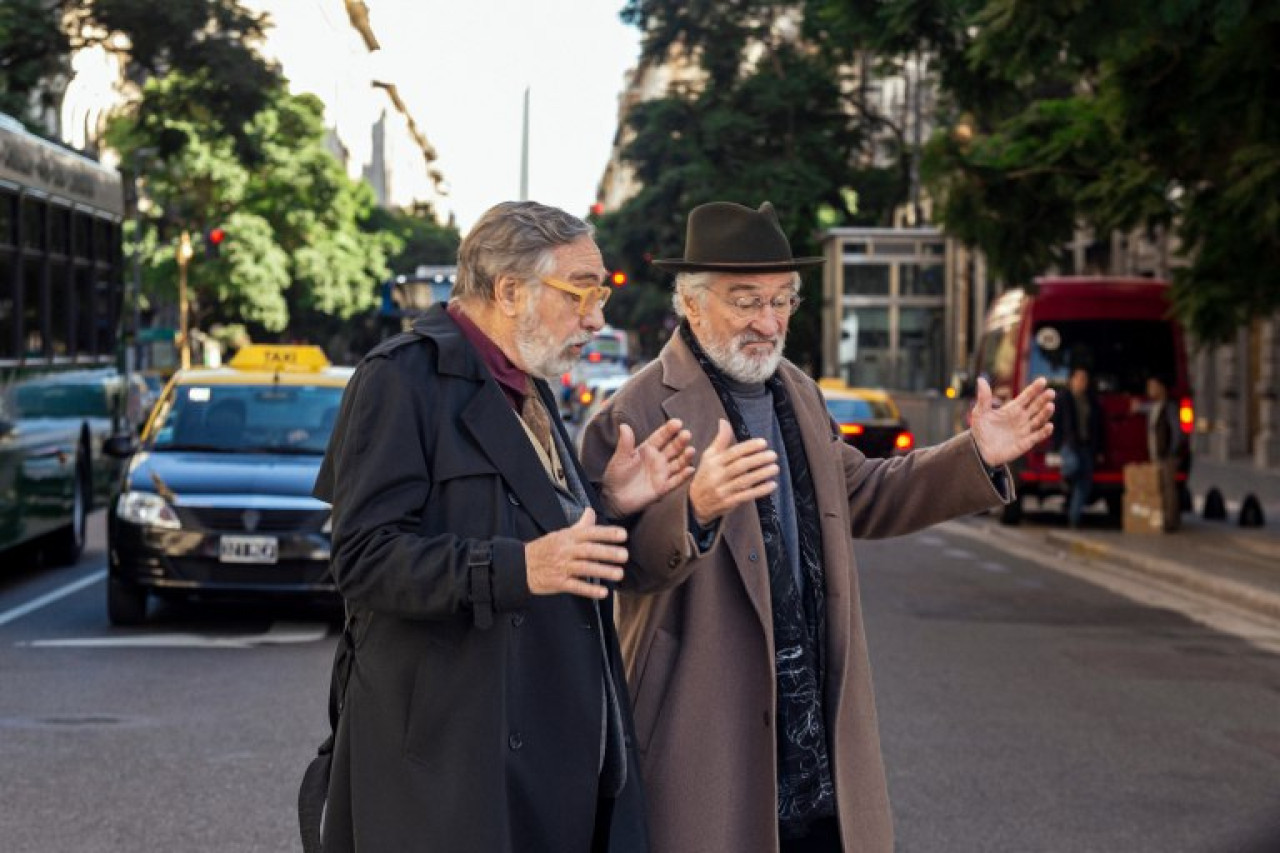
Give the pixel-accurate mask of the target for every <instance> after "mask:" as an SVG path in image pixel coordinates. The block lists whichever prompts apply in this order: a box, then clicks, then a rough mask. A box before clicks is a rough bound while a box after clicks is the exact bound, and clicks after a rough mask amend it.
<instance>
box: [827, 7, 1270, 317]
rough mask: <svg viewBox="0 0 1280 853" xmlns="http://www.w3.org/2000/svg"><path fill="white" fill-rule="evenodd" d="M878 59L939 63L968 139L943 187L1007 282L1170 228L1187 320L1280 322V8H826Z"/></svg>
mask: <svg viewBox="0 0 1280 853" xmlns="http://www.w3.org/2000/svg"><path fill="white" fill-rule="evenodd" d="M821 5H822V7H823V16H824V20H826V21H828V22H829V23H830V25H831V26H832V27H835V28H842V29H843V30H844V31H860V32H862V33H866V32H867V27H868V22H870V26H871V27H872V28H876V27H878V28H879V31H878V32H877V33H872V34H870V36H869V43H870V44H872V45H874V46H876V47H878V48H880V49H888V50H898V51H901V50H903V49H906V48H922V49H925V50H929V51H932V52H933V53H934V55H935V56H936V57H937V61H938V62H939V63H940V64H941V67H942V69H943V72H942V79H943V85H944V90H945V93H946V95H947V97H948V99H949V102H950V104H951V106H952V112H951V113H950V115H949V116H944V119H945V120H946V124H947V125H949V127H948V130H949V131H950V130H951V128H959V129H960V130H962V131H963V132H961V133H956V132H947V133H943V134H940V135H939V136H938V137H936V138H935V139H934V140H933V142H932V144H931V146H930V150H929V155H928V158H927V164H926V165H927V176H928V177H929V179H930V181H931V183H932V188H933V190H934V193H935V196H936V197H937V198H938V199H939V201H940V202H941V212H942V218H943V221H944V223H945V225H946V227H947V229H948V231H950V232H951V233H953V234H956V235H958V236H960V237H962V238H963V239H965V240H967V241H969V242H971V243H973V244H975V245H977V246H979V247H980V248H982V249H983V250H984V251H985V252H986V253H987V254H988V257H989V258H990V260H991V263H992V266H993V268H994V270H995V271H996V272H997V274H999V275H1001V276H1002V277H1004V278H1006V279H1008V280H1010V281H1020V280H1025V279H1026V278H1027V277H1028V276H1029V275H1031V274H1034V273H1036V272H1039V271H1041V270H1043V269H1044V268H1045V267H1046V266H1047V265H1048V264H1049V263H1051V262H1052V261H1053V260H1054V258H1055V253H1056V252H1057V251H1058V247H1060V246H1061V245H1062V244H1063V243H1065V242H1066V241H1067V240H1068V239H1069V238H1070V237H1071V235H1072V233H1073V231H1074V230H1075V228H1076V227H1077V226H1080V225H1085V226H1091V227H1093V228H1094V229H1096V230H1097V231H1099V232H1101V233H1104V234H1105V233H1107V232H1108V231H1109V230H1110V229H1113V228H1117V229H1124V230H1130V229H1143V228H1145V229H1152V230H1154V229H1157V228H1169V229H1172V231H1173V233H1174V234H1175V235H1176V237H1177V238H1178V243H1179V244H1180V245H1179V251H1180V253H1181V254H1182V255H1183V257H1184V258H1185V259H1186V260H1187V261H1188V264H1187V265H1186V266H1185V267H1184V268H1180V269H1178V270H1176V271H1175V274H1174V299H1175V306H1176V309H1177V311H1178V313H1179V315H1180V316H1181V317H1182V319H1183V321H1184V322H1185V323H1186V324H1187V325H1188V326H1189V327H1191V328H1192V330H1193V331H1194V332H1195V334H1196V336H1197V337H1198V338H1200V339H1201V340H1204V341H1221V340H1226V339H1228V338H1230V337H1231V336H1232V335H1233V334H1234V333H1235V331H1236V329H1237V328H1238V327H1239V326H1240V325H1241V324H1242V323H1245V322H1247V321H1248V320H1249V319H1250V318H1251V317H1254V316H1257V315H1259V314H1264V313H1269V312H1271V311H1274V310H1276V309H1277V308H1280V263H1278V262H1280V63H1277V62H1276V59H1275V56H1276V53H1275V46H1276V45H1277V44H1280V4H1277V3H1275V2H1250V0H1132V2H1126V3H1083V2H1072V3H1028V2H1022V1H1021V0H936V2H928V0H890V2H885V3H871V2H870V0H823V2H822V3H821Z"/></svg>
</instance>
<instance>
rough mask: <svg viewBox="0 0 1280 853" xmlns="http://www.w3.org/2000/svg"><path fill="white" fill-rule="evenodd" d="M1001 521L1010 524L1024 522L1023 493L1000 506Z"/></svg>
mask: <svg viewBox="0 0 1280 853" xmlns="http://www.w3.org/2000/svg"><path fill="white" fill-rule="evenodd" d="M1000 523H1001V524H1008V525H1010V526H1012V525H1017V524H1021V523H1022V495H1018V496H1017V497H1015V498H1014V499H1013V500H1012V501H1011V502H1010V503H1007V504H1005V505H1004V506H1002V507H1000Z"/></svg>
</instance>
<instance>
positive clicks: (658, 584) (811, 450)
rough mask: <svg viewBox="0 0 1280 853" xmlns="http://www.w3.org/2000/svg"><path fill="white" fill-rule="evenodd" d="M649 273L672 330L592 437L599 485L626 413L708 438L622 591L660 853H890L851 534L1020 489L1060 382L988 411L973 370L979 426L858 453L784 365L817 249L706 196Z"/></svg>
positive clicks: (766, 209)
mask: <svg viewBox="0 0 1280 853" xmlns="http://www.w3.org/2000/svg"><path fill="white" fill-rule="evenodd" d="M654 263H655V265H656V266H658V267H660V268H662V269H666V270H671V271H673V272H675V274H676V279H675V298H674V303H675V310H676V313H677V314H678V315H679V316H680V317H681V323H680V326H679V329H678V331H677V332H676V334H674V335H673V336H672V338H671V340H670V341H668V342H667V344H666V346H665V347H664V348H663V350H662V353H661V355H660V356H659V358H658V359H657V360H655V361H654V362H652V363H651V364H650V365H648V366H647V367H646V368H645V369H644V370H642V371H641V372H640V373H638V374H637V375H636V376H635V377H633V378H632V379H631V380H630V381H629V382H628V383H627V384H626V385H625V386H624V387H623V388H622V390H620V391H619V392H618V393H617V394H616V395H615V397H614V398H613V401H612V403H611V404H610V406H609V407H607V408H606V409H605V410H604V413H602V414H601V415H600V416H599V417H597V418H596V419H595V420H593V421H592V422H591V424H590V425H589V426H588V427H587V430H586V434H585V438H584V445H583V462H584V465H585V467H586V469H587V471H588V473H589V474H590V475H592V476H599V475H600V474H601V472H602V471H603V470H604V467H605V465H606V464H607V462H608V460H609V458H610V457H611V455H612V454H613V452H614V448H615V447H616V446H617V444H618V442H619V436H620V434H625V433H623V432H622V427H623V426H624V425H626V426H629V427H630V429H631V430H633V431H634V435H635V438H636V439H638V440H643V439H644V437H645V436H647V435H649V434H650V433H651V432H653V431H654V430H657V429H659V428H660V427H661V425H662V424H663V423H664V422H666V421H667V419H668V418H679V419H680V420H681V421H682V422H683V424H684V425H685V427H686V428H687V429H689V430H690V431H691V432H692V435H693V441H694V445H695V446H696V447H700V448H704V449H703V450H702V452H701V454H700V456H699V458H698V460H697V470H696V472H695V474H694V476H693V478H692V479H691V480H690V481H688V482H686V483H684V484H683V485H682V486H680V487H678V488H676V489H674V490H673V491H671V492H670V493H668V494H667V495H666V496H665V497H663V498H662V499H660V500H658V501H657V502H655V503H653V504H651V505H650V506H649V507H648V508H646V509H645V510H644V511H643V512H642V513H640V514H639V515H638V516H636V517H635V518H633V519H632V520H631V523H630V527H631V531H630V539H629V542H630V549H629V550H630V558H629V562H628V566H627V572H626V576H625V579H624V581H623V585H622V593H621V594H620V596H619V602H618V607H619V612H618V620H619V621H618V628H619V632H620V634H621V641H622V650H623V656H624V659H625V662H626V670H627V678H628V681H629V683H630V686H631V690H632V698H633V702H634V708H635V723H636V737H637V743H636V746H637V749H638V754H639V759H640V769H641V775H642V777H643V778H644V782H645V790H646V794H647V797H648V806H649V829H650V834H651V842H652V845H653V850H655V851H660V852H661V851H667V852H668V853H688V851H703V850H705V851H729V850H732V851H734V853H755V852H756V851H759V853H774V851H779V850H782V851H839V850H849V851H860V853H861V852H862V851H890V850H892V849H893V824H892V819H891V816H890V812H889V800H888V794H887V791H886V785H885V775H884V768H883V764H882V761H881V757H880V741H879V734H878V732H877V726H876V712H875V704H874V699H873V696H872V687H871V672H870V666H869V663H868V658H867V647H866V639H865V637H864V632H863V622H862V612H861V607H860V604H859V600H858V576H857V570H856V567H855V565H854V558H853V541H852V540H853V538H854V537H868V538H869V537H876V538H880V537H887V536H896V535H900V534H905V533H910V532H912V531H915V530H919V529H921V528H923V527H926V526H928V525H930V524H934V523H937V522H940V521H944V520H946V519H949V518H954V517H956V516H959V515H964V514H966V513H972V512H976V511H978V510H981V509H985V508H987V507H989V506H992V505H994V504H999V503H1001V502H1002V501H1008V500H1010V499H1011V498H1012V497H1013V494H1012V485H1011V480H1010V478H1009V477H1008V475H1007V469H1005V468H1004V467H1003V466H1005V464H1006V463H1008V462H1010V461H1012V460H1013V459H1015V458H1017V457H1018V456H1020V455H1022V454H1023V453H1025V452H1026V451H1027V450H1029V449H1030V448H1031V447H1032V446H1033V445H1034V444H1036V443H1038V442H1040V441H1042V440H1044V439H1045V438H1047V437H1048V436H1049V434H1050V433H1051V431H1052V426H1051V425H1050V418H1051V416H1052V414H1053V392H1052V391H1050V390H1048V389H1047V388H1046V386H1045V383H1044V381H1043V380H1037V381H1036V382H1034V383H1032V384H1031V385H1030V386H1028V387H1027V388H1026V389H1025V390H1024V391H1023V392H1022V393H1021V394H1019V395H1018V396H1017V397H1016V398H1015V399H1013V400H1011V401H1010V402H1008V403H1005V404H1004V405H1003V406H1001V407H1000V408H995V407H994V406H993V405H992V399H991V389H990V387H989V386H988V385H987V384H986V382H985V381H982V382H980V384H979V390H978V400H977V404H976V405H975V407H974V409H973V412H972V417H971V428H970V430H969V431H968V432H965V433H964V434H962V435H959V436H956V437H955V438H952V439H951V440H949V441H947V442H944V443H943V444H941V445H938V446H936V447H931V448H923V449H920V450H916V451H915V452H913V453H911V454H909V455H908V456H906V457H904V458H898V459H893V460H889V459H867V458H866V457H864V456H863V455H862V454H861V453H860V452H859V451H857V450H855V449H854V448H853V447H851V446H850V445H848V444H846V443H845V442H843V441H841V440H840V436H839V434H837V433H836V432H835V431H834V430H833V428H832V425H831V419H830V417H829V415H828V414H827V410H826V406H825V404H824V402H823V398H822V394H821V392H820V391H819V390H818V386H817V385H816V384H815V383H814V381H813V380H812V379H811V378H809V377H808V376H806V375H805V374H804V373H802V372H801V371H800V370H799V369H797V368H796V367H795V365H793V364H792V363H791V362H789V361H787V360H786V359H785V358H784V357H783V354H782V353H783V346H784V344H785V342H786V334H787V323H788V321H789V320H790V319H791V316H792V315H793V313H794V312H795V310H796V307H797V306H798V305H799V303H800V295H799V286H800V275H799V271H800V270H802V269H805V268H808V267H814V266H817V265H819V264H821V263H822V259H821V258H812V257H800V258H797V257H793V256H792V253H791V247H790V245H789V243H788V241H787V238H786V236H785V234H784V233H783V231H782V229H781V227H780V225H779V224H778V218H777V214H776V213H775V211H774V209H773V206H772V205H770V204H769V203H768V202H765V203H764V204H762V205H761V206H760V208H759V209H758V210H752V209H750V208H748V207H743V206H741V205H737V204H731V203H728V202H713V203H711V204H705V205H702V206H700V207H697V208H695V209H694V210H693V211H692V213H690V214H689V219H688V225H687V231H686V236H685V254H684V257H682V258H679V259H672V260H664V261H655V262H654ZM626 440H628V441H629V440H631V436H630V435H629V434H627V438H626Z"/></svg>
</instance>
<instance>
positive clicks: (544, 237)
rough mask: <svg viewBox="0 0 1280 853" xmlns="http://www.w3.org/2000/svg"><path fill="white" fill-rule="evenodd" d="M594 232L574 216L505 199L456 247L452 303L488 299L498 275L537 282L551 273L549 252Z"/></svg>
mask: <svg viewBox="0 0 1280 853" xmlns="http://www.w3.org/2000/svg"><path fill="white" fill-rule="evenodd" d="M593 231H594V229H593V228H592V227H591V225H590V224H588V223H586V222H583V221H582V220H581V219H579V218H578V217H576V216H574V215H572V214H569V213H565V212H564V211H563V210H560V209H559V208H556V207H550V206H548V205H545V204H539V203H538V202H536V201H504V202H502V203H501V204H496V205H494V206H493V207H491V208H489V209H488V210H486V211H485V212H484V214H483V215H481V217H480V218H479V219H478V220H477V221H476V224H475V225H473V226H471V230H470V231H468V232H467V236H466V238H465V239H463V241H462V245H461V246H459V247H458V278H457V281H456V282H455V283H454V285H453V291H452V292H451V293H450V300H451V301H468V300H484V301H488V300H490V299H492V298H493V295H494V284H495V283H496V282H497V280H498V278H499V277H500V276H503V275H512V276H515V277H516V278H519V279H521V280H524V281H531V280H533V281H536V280H537V279H538V278H540V277H542V276H544V275H546V274H547V273H549V272H551V270H552V268H553V267H554V266H555V260H554V259H553V258H552V256H551V253H552V252H553V251H555V249H556V248H557V247H559V246H563V245H566V244H568V243H572V242H573V241H574V240H577V239H578V238H579V237H589V236H591V234H592V233H593Z"/></svg>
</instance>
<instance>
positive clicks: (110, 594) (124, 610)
mask: <svg viewBox="0 0 1280 853" xmlns="http://www.w3.org/2000/svg"><path fill="white" fill-rule="evenodd" d="M107 618H108V619H109V620H111V624H112V625H141V624H142V623H143V622H145V621H147V591H146V590H145V589H143V588H142V587H139V586H134V585H133V584H131V583H128V582H127V581H123V580H121V579H120V578H117V577H114V576H112V577H109V578H107Z"/></svg>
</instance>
